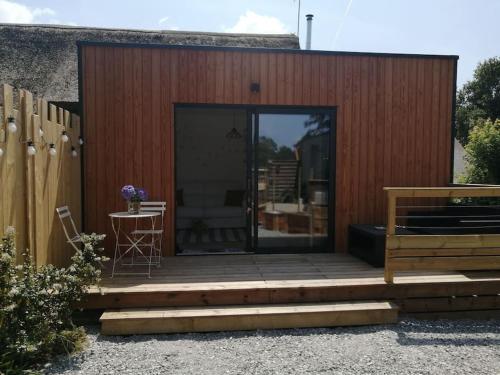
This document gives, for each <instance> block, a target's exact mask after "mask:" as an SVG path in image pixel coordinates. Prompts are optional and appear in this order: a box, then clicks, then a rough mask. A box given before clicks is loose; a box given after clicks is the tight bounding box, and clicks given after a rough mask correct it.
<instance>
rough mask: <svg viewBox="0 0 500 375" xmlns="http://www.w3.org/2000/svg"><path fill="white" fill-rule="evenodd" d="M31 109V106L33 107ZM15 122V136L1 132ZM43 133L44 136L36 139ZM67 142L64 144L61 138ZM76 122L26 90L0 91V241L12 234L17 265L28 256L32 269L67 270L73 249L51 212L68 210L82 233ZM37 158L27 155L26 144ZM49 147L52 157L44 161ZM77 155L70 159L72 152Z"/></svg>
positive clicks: (5, 88)
mask: <svg viewBox="0 0 500 375" xmlns="http://www.w3.org/2000/svg"><path fill="white" fill-rule="evenodd" d="M35 103H36V105H35ZM9 117H14V119H15V122H16V125H17V131H16V132H15V133H8V132H6V127H7V119H8V118H9ZM40 130H42V131H43V136H42V135H41V133H40ZM63 131H66V133H67V135H68V136H69V141H68V142H67V143H65V142H63V141H62V139H61V135H62V132H63ZM79 135H80V118H79V117H78V116H77V115H75V114H72V113H70V112H68V111H66V110H63V109H62V108H59V107H56V106H54V105H52V104H49V103H48V102H47V101H46V100H44V99H42V98H34V97H33V94H32V93H31V92H29V91H27V90H22V89H21V90H17V89H14V88H13V87H12V86H10V85H7V84H3V85H0V148H2V149H3V151H4V154H3V156H1V157H0V235H3V234H4V232H5V230H6V228H7V227H9V226H13V227H15V230H16V236H15V240H16V247H17V259H16V260H17V261H18V262H19V263H20V262H21V261H22V260H23V258H22V254H23V253H24V252H25V251H26V250H29V252H30V254H31V256H32V259H33V260H34V262H35V264H36V265H37V266H42V265H46V264H54V265H56V266H67V265H68V264H69V262H70V259H71V256H72V255H73V254H74V249H73V248H72V247H71V245H70V244H68V243H67V239H66V236H65V235H64V232H63V229H62V226H61V223H60V221H59V217H58V216H57V214H56V208H57V207H60V206H65V205H67V206H68V207H69V208H70V210H71V213H72V216H73V219H74V220H75V223H76V226H77V228H81V219H80V218H81V208H82V207H81V169H80V167H81V162H80V151H81V150H80V145H79V142H78V141H79V140H78V137H79ZM28 140H29V141H32V142H33V144H34V146H35V148H36V150H37V152H36V154H35V155H33V156H28V155H27V141H28ZM51 143H53V144H54V146H55V148H56V152H57V153H56V155H55V156H50V155H49V145H50V144H51ZM72 146H74V147H75V151H77V152H78V154H77V157H73V156H72V155H71V151H72V149H71V147H72Z"/></svg>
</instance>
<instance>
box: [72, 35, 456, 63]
mask: <svg viewBox="0 0 500 375" xmlns="http://www.w3.org/2000/svg"><path fill="white" fill-rule="evenodd" d="M76 44H77V45H78V46H99V47H123V48H169V49H190V50H212V51H242V52H275V53H295V54H297V53H301V54H305V55H315V54H317V55H332V56H372V57H400V58H431V59H453V60H458V59H459V56H458V55H438V54H418V53H392V52H358V51H327V50H305V49H298V48H264V47H237V46H234V47H231V46H210V45H190V44H161V43H128V42H125V43H122V42H103V41H89V40H78V41H77V42H76Z"/></svg>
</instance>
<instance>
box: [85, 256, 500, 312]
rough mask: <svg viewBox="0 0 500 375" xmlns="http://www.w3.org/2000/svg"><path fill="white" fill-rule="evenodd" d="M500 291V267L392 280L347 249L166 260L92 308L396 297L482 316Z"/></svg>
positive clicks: (112, 283)
mask: <svg viewBox="0 0 500 375" xmlns="http://www.w3.org/2000/svg"><path fill="white" fill-rule="evenodd" d="M499 293H500V272H499V271H474V272H466V273H460V272H406V273H400V274H396V276H395V279H394V283H393V284H387V283H386V282H385V281H384V270H383V268H373V267H371V266H370V265H368V264H366V263H364V262H362V261H360V260H358V259H356V258H354V257H351V256H349V255H345V254H312V255H221V256H190V257H187V256H186V257H172V258H165V259H163V263H162V267H161V268H155V269H154V271H152V277H151V279H147V278H146V277H145V276H120V277H115V278H113V279H111V278H110V277H109V276H108V275H105V277H104V279H103V281H102V283H101V285H100V287H93V288H91V290H90V291H89V296H88V300H87V301H86V303H85V305H84V307H85V308H87V309H103V308H130V307H166V306H172V307H179V306H218V305H252V304H281V303H306V302H308V303H314V302H332V301H360V300H390V301H393V302H395V303H396V304H398V306H399V307H400V309H401V311H402V312H407V313H418V314H423V313H436V312H444V311H446V312H450V311H477V313H478V314H479V313H480V312H482V311H486V310H487V311H490V310H495V309H500V296H499ZM497 311H500V310H497Z"/></svg>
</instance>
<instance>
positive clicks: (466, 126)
mask: <svg viewBox="0 0 500 375" xmlns="http://www.w3.org/2000/svg"><path fill="white" fill-rule="evenodd" d="M456 114H457V118H456V122H457V124H456V135H457V139H458V140H459V141H460V143H461V144H462V145H464V146H465V145H466V144H467V142H468V139H469V133H470V131H471V130H472V127H473V125H474V124H475V123H476V122H477V121H478V120H480V119H483V120H485V119H488V118H489V119H491V120H493V121H494V120H495V119H498V118H500V57H494V58H490V59H487V60H485V61H483V62H481V63H479V65H478V66H477V67H476V69H475V71H474V76H473V79H472V80H471V81H468V82H467V83H465V84H464V86H463V87H462V88H461V89H460V90H459V91H458V94H457V113H456Z"/></svg>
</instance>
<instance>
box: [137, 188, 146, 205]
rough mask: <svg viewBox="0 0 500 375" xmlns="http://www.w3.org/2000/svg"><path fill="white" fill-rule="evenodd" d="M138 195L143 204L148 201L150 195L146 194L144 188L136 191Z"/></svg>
mask: <svg viewBox="0 0 500 375" xmlns="http://www.w3.org/2000/svg"><path fill="white" fill-rule="evenodd" d="M136 194H137V196H138V197H139V199H140V200H141V202H144V201H146V200H147V199H148V193H146V190H144V189H143V188H139V189H136Z"/></svg>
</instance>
